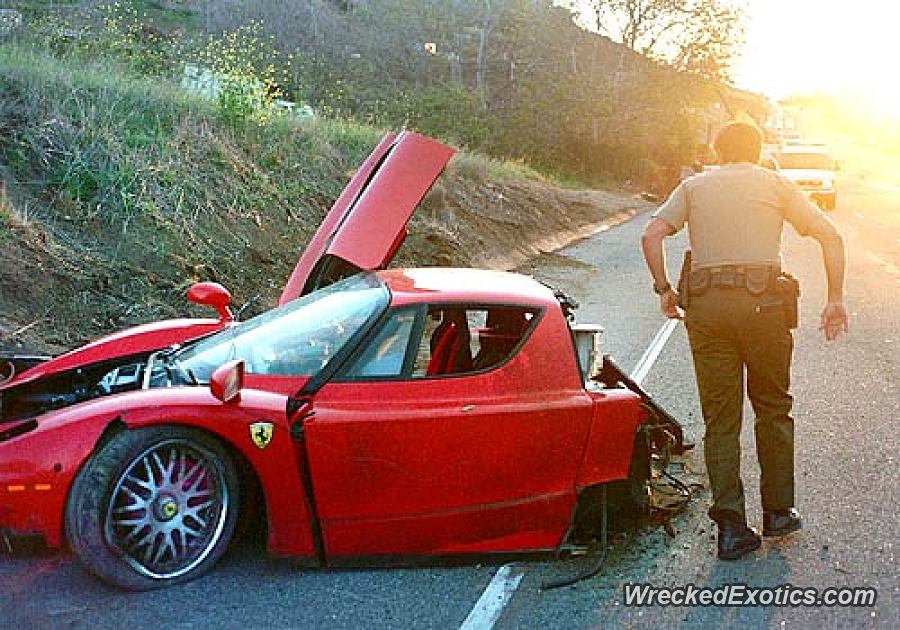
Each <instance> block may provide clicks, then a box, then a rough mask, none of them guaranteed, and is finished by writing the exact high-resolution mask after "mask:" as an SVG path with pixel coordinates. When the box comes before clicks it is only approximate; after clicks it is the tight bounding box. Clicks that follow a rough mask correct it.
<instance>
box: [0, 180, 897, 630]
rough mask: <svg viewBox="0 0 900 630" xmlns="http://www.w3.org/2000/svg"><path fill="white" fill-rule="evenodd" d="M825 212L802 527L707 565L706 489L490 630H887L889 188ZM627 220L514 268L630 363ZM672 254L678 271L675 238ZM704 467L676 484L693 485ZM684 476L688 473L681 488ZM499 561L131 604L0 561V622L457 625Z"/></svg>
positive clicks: (801, 449) (893, 586)
mask: <svg viewBox="0 0 900 630" xmlns="http://www.w3.org/2000/svg"><path fill="white" fill-rule="evenodd" d="M841 184H842V190H841V198H840V199H839V201H838V207H837V209H836V210H835V211H834V213H833V217H834V219H835V221H836V222H837V223H838V225H839V226H840V228H841V230H842V232H843V233H844V234H845V236H846V237H847V242H848V246H849V251H850V268H849V277H848V293H847V301H848V305H849V308H850V310H851V313H852V320H851V333H850V335H849V336H847V337H845V338H842V339H840V340H838V341H837V342H833V343H829V344H826V343H825V342H824V340H823V339H822V338H821V334H820V333H819V332H818V331H817V323H818V312H819V310H820V309H821V306H822V304H823V300H824V283H823V278H822V269H821V260H820V256H819V254H818V246H817V245H815V244H814V243H812V242H809V241H808V240H804V239H799V238H798V237H796V235H794V234H792V233H789V234H786V238H785V249H786V256H785V258H786V263H787V267H788V268H789V269H791V270H792V271H793V272H794V273H795V275H797V276H798V277H799V278H800V280H801V281H802V283H803V297H802V304H801V309H802V311H801V327H800V328H799V330H798V331H797V332H796V337H795V339H796V347H797V350H796V354H795V359H796V360H795V365H794V374H793V377H794V393H795V399H796V403H795V414H794V415H795V420H796V432H797V458H796V468H797V479H798V494H799V507H800V508H801V510H802V511H803V515H804V529H803V530H802V531H801V532H799V533H797V534H795V535H792V536H790V537H787V538H785V539H783V540H781V541H778V542H765V543H764V544H763V547H762V549H761V550H760V551H758V552H757V553H755V554H752V555H751V556H749V557H747V558H745V559H742V560H740V561H737V562H732V563H722V562H718V561H716V560H715V559H714V550H715V542H714V538H713V530H712V529H711V527H710V523H709V522H708V520H707V519H706V516H705V502H706V499H707V496H706V493H705V492H699V493H698V495H697V497H696V498H695V500H694V501H693V502H692V504H691V505H690V506H689V508H688V509H687V510H686V511H685V512H684V513H682V514H681V515H680V516H678V517H676V519H675V521H674V524H675V528H676V529H677V531H678V533H677V535H676V536H675V537H674V538H671V537H669V536H667V535H666V534H665V533H664V532H663V531H662V530H661V529H648V530H644V531H641V532H637V533H633V534H628V535H622V536H618V537H616V538H615V539H614V540H613V545H612V548H611V550H610V553H609V556H608V559H607V562H606V565H605V567H604V570H603V571H602V573H601V574H600V575H599V576H597V577H594V578H592V579H590V580H586V581H583V582H581V583H579V584H577V585H575V586H573V587H568V588H565V589H560V590H556V591H546V592H543V591H541V590H540V588H539V587H540V585H541V583H542V582H544V581H546V580H550V579H555V578H560V577H567V576H570V575H573V574H575V573H576V572H577V571H578V570H579V569H581V568H583V567H584V566H585V564H584V563H585V561H583V560H582V561H534V562H522V563H516V565H515V570H516V572H517V573H521V574H523V575H524V577H523V578H522V580H521V583H520V584H519V586H518V589H517V590H516V591H515V593H514V594H513V596H512V597H511V599H510V600H509V603H508V605H507V606H506V607H505V608H504V609H503V610H502V613H501V614H500V617H499V620H498V622H497V626H496V627H499V628H519V627H526V628H534V627H545V628H585V627H601V626H602V627H611V626H620V625H622V626H645V625H646V626H650V625H652V626H656V627H710V626H726V625H727V626H749V627H781V626H790V625H792V626H799V627H812V626H819V627H829V628H830V627H844V626H849V627H890V626H893V625H894V624H895V623H896V622H895V619H896V618H897V617H898V611H897V609H896V603H895V602H896V600H897V594H898V569H897V560H896V558H895V551H894V544H895V541H896V540H897V539H898V534H900V526H898V523H897V517H896V514H897V509H896V500H897V487H898V481H897V474H896V464H897V462H896V458H897V446H898V438H897V434H896V430H897V425H898V423H897V420H898V418H900V413H898V411H900V410H898V401H900V396H898V383H900V378H898V376H900V371H898V355H900V353H898V347H900V332H898V330H897V328H896V326H897V323H898V322H900V299H898V298H900V188H895V187H891V186H886V185H885V186H881V185H873V184H871V183H862V182H859V181H855V180H849V179H848V180H847V181H844V182H841ZM645 218H646V217H641V216H639V217H637V218H636V219H635V220H632V221H629V222H627V223H625V224H623V225H621V226H619V227H616V228H613V229H610V230H608V231H606V232H603V233H600V234H598V235H596V236H594V237H591V238H590V239H587V240H584V241H582V242H580V243H578V244H576V245H574V246H572V247H569V248H567V249H565V250H563V251H561V252H557V253H554V254H549V255H547V256H544V257H542V258H540V259H537V260H535V261H532V263H531V264H530V265H529V266H528V267H527V268H526V269H524V271H526V272H527V273H533V274H535V275H537V276H539V277H541V278H542V279H545V280H549V281H551V282H552V283H553V284H555V285H557V286H559V287H560V288H563V289H565V290H566V291H567V292H569V293H570V294H572V295H574V296H577V298H578V299H579V301H580V302H581V309H580V311H579V320H580V321H582V322H594V321H596V322H600V323H602V324H603V325H604V326H605V328H606V333H605V336H604V342H605V350H606V351H607V352H610V353H611V354H612V355H613V356H614V357H615V358H616V359H617V360H618V362H619V363H620V364H621V365H622V366H623V367H625V368H626V369H630V367H631V366H632V365H633V364H634V363H635V361H636V360H637V358H638V357H639V356H640V354H641V352H642V350H643V349H644V348H645V347H646V345H647V344H648V343H649V342H650V340H651V339H652V337H653V335H654V333H655V332H656V330H657V329H658V328H659V326H660V325H661V324H662V318H661V316H660V315H659V314H658V313H657V310H656V309H657V307H656V299H655V296H654V295H653V294H652V293H651V292H650V290H649V278H648V276H647V275H646V272H645V271H644V270H643V267H642V264H641V262H640V257H639V252H638V247H637V242H638V235H639V233H640V229H641V227H642V226H643V224H644V222H645ZM672 245H676V246H674V247H673V246H671V245H670V259H671V262H670V265H671V267H672V268H673V269H677V266H678V258H679V257H680V254H679V251H680V249H681V247H680V246H679V245H683V240H682V241H678V240H677V239H676V241H675V243H673V244H672ZM646 386H647V388H648V389H649V390H650V391H651V392H652V393H653V395H654V396H655V397H656V398H657V399H658V400H659V401H660V402H661V403H663V404H664V405H665V406H666V407H667V408H668V409H669V410H670V411H671V412H672V413H673V414H674V415H675V416H677V417H679V418H680V419H682V420H683V421H684V423H685V424H686V427H687V434H688V438H689V439H690V440H693V441H696V442H698V449H697V450H698V451H699V449H700V448H702V444H701V438H702V421H701V420H700V417H699V410H698V406H697V402H696V393H695V385H694V379H693V374H692V368H691V365H690V362H689V360H688V351H687V342H686V336H685V334H684V330H683V328H681V327H679V328H678V329H677V330H676V332H675V334H674V335H673V337H672V340H671V341H670V343H669V345H668V346H667V348H666V349H665V351H664V352H663V355H662V356H661V358H660V360H659V361H658V363H657V364H656V366H655V368H654V370H653V371H652V372H651V374H650V376H649V377H648V380H647V381H646ZM746 415H747V421H746V423H745V424H746V427H745V429H746V430H745V433H744V455H745V461H744V475H745V481H746V486H747V496H748V502H749V505H748V508H749V518H750V519H751V521H753V522H756V523H758V522H759V520H760V511H759V507H758V505H757V502H756V501H755V498H756V497H757V496H758V494H757V492H758V485H757V483H756V477H757V475H758V468H757V467H756V464H755V462H754V461H753V460H754V457H753V454H754V448H753V436H752V414H751V413H750V410H749V407H748V408H747V414H746ZM701 462H702V458H701V457H700V456H699V453H695V454H694V455H693V456H692V457H691V458H689V460H688V461H687V472H686V473H685V476H686V478H688V479H689V480H696V481H701V482H702V481H703V476H702V472H703V471H702V463H701ZM691 473H694V474H693V475H692V474H691ZM497 569H498V566H497V565H489V564H485V565H465V566H459V567H426V568H413V569H383V570H356V571H309V570H305V569H302V568H299V567H297V566H295V565H293V564H292V563H290V562H285V561H279V560H272V559H268V558H266V557H265V554H264V552H263V550H261V549H252V548H244V549H236V550H234V551H233V552H231V553H230V554H229V555H228V556H226V558H225V559H224V560H223V562H221V563H220V564H219V566H218V567H217V568H216V569H215V570H214V571H213V572H212V573H211V574H210V575H208V576H206V577H204V578H202V579H200V580H197V581H195V582H192V583H189V584H186V585H184V586H181V587H177V588H171V589H166V590H163V591H157V592H152V593H139V594H130V593H122V592H118V591H116V590H113V589H110V588H107V587H106V586H104V585H102V584H100V583H98V582H96V581H95V580H93V579H91V578H90V577H88V576H87V575H86V574H85V573H84V572H83V571H82V570H81V568H80V567H79V565H78V563H77V562H76V561H75V560H74V559H73V558H72V557H71V556H69V555H66V554H64V553H57V552H43V553H36V554H31V555H27V554H26V555H15V556H12V557H8V556H7V557H0V626H2V627H20V628H32V627H34V628H41V627H52V628H56V627H73V628H88V627H90V628H121V627H133V628H144V627H154V628H170V627H209V626H213V625H214V626H216V627H220V628H263V627H265V628H361V627H370V628H456V627H459V625H460V624H461V623H462V622H463V621H464V620H465V619H466V617H467V615H469V613H470V611H471V610H472V608H473V606H474V605H475V603H476V601H478V599H479V597H480V596H481V594H482V592H483V591H484V589H485V587H486V586H487V585H488V584H489V583H490V582H491V579H492V577H493V576H494V575H495V573H496V571H497ZM629 582H646V583H650V584H654V585H658V586H662V585H670V586H685V585H687V584H689V583H691V584H694V585H696V586H717V585H721V584H727V583H735V582H742V583H746V584H748V585H749V586H751V587H760V586H772V587H774V586H779V585H781V584H785V583H789V584H791V585H793V586H795V587H817V588H826V587H839V586H856V587H862V586H865V587H875V588H877V589H878V601H877V604H876V605H875V606H874V607H863V608H855V609H838V608H830V609H829V608H818V607H808V608H783V607H754V608H724V607H706V608H699V607H695V608H681V607H667V608H663V607H645V608H629V607H625V606H624V605H623V595H622V585H623V584H625V583H629Z"/></svg>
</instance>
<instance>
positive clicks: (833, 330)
mask: <svg viewBox="0 0 900 630" xmlns="http://www.w3.org/2000/svg"><path fill="white" fill-rule="evenodd" d="M849 328H850V318H849V317H848V316H847V309H846V308H844V303H843V302H842V301H840V300H837V301H834V302H828V304H826V305H825V308H824V309H822V323H821V324H819V330H822V331H824V332H825V339H826V340H827V341H833V340H834V339H837V336H838V335H839V334H840V333H841V332H847V331H848V330H849Z"/></svg>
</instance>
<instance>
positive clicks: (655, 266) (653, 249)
mask: <svg viewBox="0 0 900 630" xmlns="http://www.w3.org/2000/svg"><path fill="white" fill-rule="evenodd" d="M673 234H675V228H673V227H672V226H671V225H669V224H668V223H667V222H666V221H664V220H663V219H660V218H659V217H653V218H652V219H650V222H649V223H648V224H647V225H646V226H645V227H644V233H643V234H642V235H641V251H642V252H643V253H644V261H645V262H646V263H647V268H648V269H649V270H650V274H651V275H652V276H653V284H654V286H656V287H658V288H662V287H665V286H666V285H668V284H670V283H669V274H668V273H667V272H666V249H665V245H663V240H664V239H665V238H666V237H669V236H672V235H673Z"/></svg>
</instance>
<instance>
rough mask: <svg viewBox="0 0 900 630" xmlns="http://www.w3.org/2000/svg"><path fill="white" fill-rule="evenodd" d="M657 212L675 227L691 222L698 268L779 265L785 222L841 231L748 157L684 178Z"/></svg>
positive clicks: (807, 231)
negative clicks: (747, 158) (745, 160)
mask: <svg viewBox="0 0 900 630" xmlns="http://www.w3.org/2000/svg"><path fill="white" fill-rule="evenodd" d="M653 216H654V217H659V218H660V219H662V220H663V221H665V222H666V223H668V224H669V225H671V226H672V227H673V228H675V230H676V231H677V230H680V229H681V228H682V227H684V224H685V223H687V225H688V235H689V238H690V243H691V252H692V256H693V265H692V267H693V268H694V269H702V268H704V267H715V266H717V265H759V264H769V265H780V264H781V232H782V228H783V226H784V221H787V222H788V223H790V224H791V225H792V226H793V227H794V229H795V230H797V232H798V233H799V234H800V235H801V236H816V235H818V234H822V233H827V232H835V233H836V232H837V230H836V228H835V227H834V224H833V223H832V222H831V220H830V219H829V218H828V217H826V216H825V215H824V214H823V213H822V211H821V210H819V209H818V208H817V207H816V206H814V205H813V204H812V203H811V202H810V201H809V199H807V197H806V195H805V194H804V193H803V191H802V190H800V188H798V187H797V185H796V184H794V183H793V182H791V181H789V180H788V179H786V178H785V177H784V176H782V175H781V174H780V173H777V172H776V171H771V170H768V169H765V168H762V167H760V166H757V165H755V164H750V163H749V162H740V163H735V164H725V165H723V166H721V167H719V168H717V169H715V170H712V171H707V172H705V173H700V174H698V175H695V176H693V177H690V178H688V179H686V180H684V181H683V182H681V183H680V184H679V185H678V187H677V188H676V189H675V190H674V191H672V194H671V195H669V198H668V199H666V201H665V203H663V205H662V206H660V207H659V209H657V211H656V212H654V213H653Z"/></svg>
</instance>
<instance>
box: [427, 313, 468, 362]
mask: <svg viewBox="0 0 900 630" xmlns="http://www.w3.org/2000/svg"><path fill="white" fill-rule="evenodd" d="M469 343H470V335H469V323H468V322H467V321H466V313H465V311H464V310H463V309H446V310H444V311H443V317H442V319H441V323H440V324H439V325H438V327H437V328H435V329H434V332H433V333H432V334H431V358H430V359H429V360H428V367H427V368H426V370H425V373H426V374H428V375H439V374H459V373H460V372H469V371H471V370H472V350H471V348H470V346H469Z"/></svg>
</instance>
